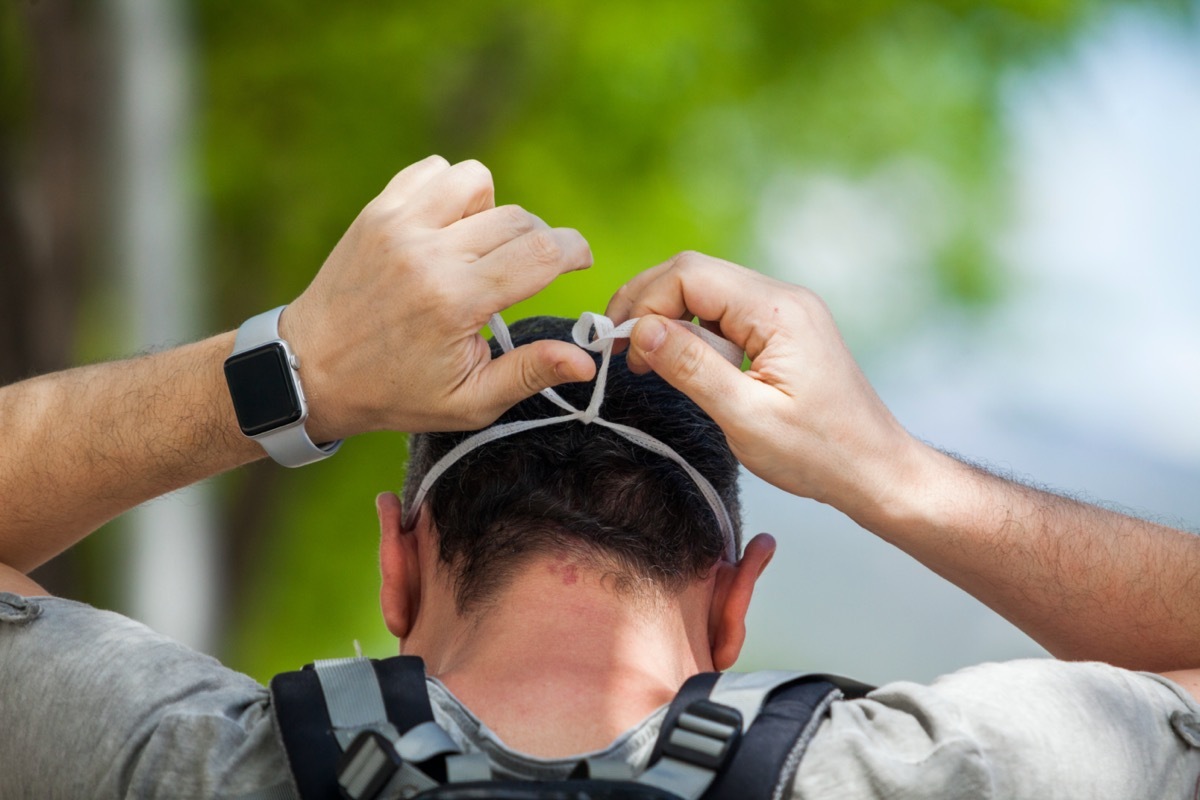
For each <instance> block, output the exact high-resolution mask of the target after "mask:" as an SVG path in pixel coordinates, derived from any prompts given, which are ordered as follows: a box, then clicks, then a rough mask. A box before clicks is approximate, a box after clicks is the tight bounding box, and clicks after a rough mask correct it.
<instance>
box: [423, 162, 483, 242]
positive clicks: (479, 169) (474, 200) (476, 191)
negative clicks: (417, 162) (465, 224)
mask: <svg viewBox="0 0 1200 800" xmlns="http://www.w3.org/2000/svg"><path fill="white" fill-rule="evenodd" d="M495 205H496V195H495V188H494V186H493V184H492V173H491V171H490V170H489V169H488V168H487V167H485V166H484V165H483V164H480V163H479V162H478V161H475V160H474V159H471V160H469V161H460V162H459V163H457V164H455V165H454V166H452V167H448V168H447V169H444V170H442V171H441V172H439V173H438V174H437V175H434V176H433V177H432V178H430V179H429V180H428V181H427V182H426V183H425V185H424V186H422V187H421V188H420V190H419V191H417V192H416V193H415V194H414V195H413V197H412V199H411V200H410V201H409V204H408V207H407V208H406V209H405V211H406V213H407V214H409V215H411V218H412V219H413V220H415V221H417V222H418V223H421V224H424V225H427V226H429V227H431V228H444V227H446V226H447V225H450V224H451V223H454V222H458V221H459V220H460V219H462V218H463V217H469V216H471V215H472V214H478V213H479V212H480V211H484V210H485V209H489V208H492V207H493V206H495Z"/></svg>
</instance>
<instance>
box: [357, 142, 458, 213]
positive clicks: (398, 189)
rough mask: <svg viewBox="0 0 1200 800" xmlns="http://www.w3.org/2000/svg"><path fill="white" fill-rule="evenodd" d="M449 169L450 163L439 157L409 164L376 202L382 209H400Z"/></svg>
mask: <svg viewBox="0 0 1200 800" xmlns="http://www.w3.org/2000/svg"><path fill="white" fill-rule="evenodd" d="M449 168H450V162H449V161H447V160H446V159H444V158H442V157H441V156H437V155H434V156H429V157H427V158H424V159H421V160H420V161H418V162H417V163H415V164H409V165H408V166H407V167H405V168H404V169H402V170H400V171H399V172H397V173H396V174H395V175H394V176H393V177H392V179H391V180H390V181H388V184H387V186H385V187H383V191H382V192H380V193H379V196H378V197H376V198H375V202H376V203H377V204H378V205H379V206H380V207H381V208H387V209H393V208H399V207H400V206H402V205H404V204H405V203H407V202H408V201H409V199H410V198H412V196H413V194H414V193H416V192H417V191H418V190H419V189H420V188H421V187H422V186H424V185H425V184H426V183H428V182H429V180H430V178H432V177H433V176H434V175H437V174H438V173H439V172H441V171H442V170H445V169H449Z"/></svg>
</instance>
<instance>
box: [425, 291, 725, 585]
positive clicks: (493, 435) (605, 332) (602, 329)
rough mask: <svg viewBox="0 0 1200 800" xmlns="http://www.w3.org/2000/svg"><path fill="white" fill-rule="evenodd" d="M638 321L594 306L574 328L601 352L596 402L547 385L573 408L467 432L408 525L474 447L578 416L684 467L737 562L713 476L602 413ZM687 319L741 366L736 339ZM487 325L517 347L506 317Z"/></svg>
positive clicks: (433, 471)
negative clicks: (617, 362)
mask: <svg viewBox="0 0 1200 800" xmlns="http://www.w3.org/2000/svg"><path fill="white" fill-rule="evenodd" d="M637 321H638V320H637V318H634V319H631V320H628V321H626V322H624V323H622V324H621V325H615V326H614V325H613V323H612V320H610V319H609V318H608V317H606V316H604V315H602V314H593V313H592V312H590V311H589V312H585V313H584V314H583V315H582V316H580V317H579V321H578V322H576V323H575V326H574V328H572V329H571V338H572V339H574V341H575V344H577V345H579V346H580V347H582V348H583V349H585V350H590V351H592V352H594V353H595V352H598V353H600V354H601V358H600V368H599V370H597V372H596V385H595V388H593V390H592V397H591V401H590V402H589V403H588V406H587V408H586V409H583V410H580V409H578V408H575V406H573V405H571V404H570V403H568V402H567V401H566V400H564V399H563V398H562V395H560V394H558V392H556V391H554V390H553V389H543V390H542V392H541V394H542V396H544V397H545V398H546V399H547V400H549V401H550V402H552V403H554V404H555V405H556V406H558V407H559V408H561V409H563V410H564V411H566V412H568V413H566V414H563V415H562V416H558V417H547V418H544V419H533V420H518V421H516V422H506V423H504V424H503V425H495V426H493V427H490V428H485V429H484V430H482V431H479V432H478V433H476V434H474V435H473V436H468V437H467V438H466V439H464V440H462V441H461V442H459V443H458V444H457V445H456V446H455V447H454V448H453V449H451V450H450V452H448V453H446V455H444V456H442V457H441V458H440V459H438V461H437V463H435V464H434V465H433V466H432V467H431V468H430V469H429V471H428V472H427V473H425V477H424V478H423V479H422V480H421V484H420V486H418V487H417V492H416V494H415V495H414V496H413V500H412V503H411V504H409V506H408V507H407V508H405V509H404V521H403V522H404V527H405V528H406V529H407V528H411V527H412V525H413V523H414V522H415V521H416V516H417V511H418V510H419V509H420V508H421V504H422V503H423V502H425V495H426V494H428V493H429V490H430V488H432V486H433V484H434V483H435V482H437V479H438V478H440V477H441V476H442V474H443V473H445V472H446V470H448V469H450V467H452V466H453V465H454V464H455V462H457V461H458V460H459V459H460V458H462V457H463V456H465V455H466V454H467V453H469V452H471V451H472V450H474V449H475V448H477V447H482V446H483V445H485V444H487V443H488V442H494V441H496V440H497V439H502V438H504V437H506V436H512V435H513V434H515V433H521V432H522V431H528V430H533V429H534V428H544V427H546V426H547V425H555V424H558V423H561V422H572V421H575V420H578V421H579V422H582V423H583V424H584V425H589V424H591V423H593V422H594V423H596V424H597V425H602V426H603V427H605V428H608V429H609V430H611V431H613V432H615V433H616V434H618V435H620V436H622V437H624V438H625V439H627V440H629V441H630V442H633V443H634V444H636V445H638V446H639V447H643V448H645V449H647V450H649V451H651V452H652V453H657V454H658V455H660V456H664V457H666V458H669V459H671V460H672V461H674V462H675V463H676V464H678V465H679V466H680V467H682V468H683V471H684V472H685V473H687V476H688V477H689V478H691V479H692V481H693V482H694V483H695V484H696V487H697V488H698V489H699V490H700V494H701V495H702V496H703V497H704V500H705V502H707V503H708V506H709V508H710V509H712V512H713V516H714V517H716V520H717V524H718V525H719V526H720V528H721V534H722V535H723V536H724V537H725V544H726V553H727V556H728V558H729V560H730V561H736V560H737V555H738V554H737V545H736V544H735V542H734V535H733V521H732V520H731V519H730V517H729V511H728V510H727V509H726V508H725V503H723V502H722V501H721V496H720V495H719V494H718V493H717V490H716V489H715V488H713V485H712V484H711V483H709V482H708V479H707V478H705V477H704V476H703V475H701V474H700V473H699V472H698V471H697V470H696V468H695V467H693V466H692V465H691V464H689V463H688V462H687V461H686V460H685V459H684V458H683V456H681V455H679V453H677V452H675V450H674V449H672V448H671V447H669V446H668V445H666V444H664V443H663V442H661V441H659V440H658V439H655V438H654V437H653V436H651V435H649V434H647V433H644V432H643V431H640V430H638V429H637V428H631V427H630V426H628V425H621V424H619V423H616V422H609V421H608V420H606V419H603V418H601V417H600V406H601V404H602V403H603V402H604V390H605V386H606V385H607V383H608V366H609V363H610V362H611V360H612V350H613V344H614V342H615V341H616V340H617V339H628V338H629V335H630V333H631V332H632V331H633V326H634V325H636V324H637ZM682 324H684V325H686V326H688V328H689V330H691V331H692V332H693V333H695V334H696V335H698V336H700V337H701V338H702V339H703V340H704V341H705V342H707V343H708V344H710V345H711V346H712V347H713V348H714V349H716V350H717V352H719V353H720V354H721V356H722V357H724V358H725V359H726V360H728V361H729V362H730V363H732V364H735V365H737V366H741V364H742V351H741V350H740V349H738V347H737V346H736V345H734V344H733V343H732V342H730V341H728V340H726V339H722V338H721V337H720V336H717V335H716V334H714V333H712V332H711V331H709V330H706V329H705V328H702V327H700V326H699V325H696V324H694V323H691V322H685V323H682ZM488 327H490V328H491V329H492V336H494V337H495V339H496V341H497V342H499V343H500V348H501V349H502V350H503V351H504V352H505V353H508V352H511V351H512V350H513V341H512V336H511V335H510V334H509V332H508V326H507V325H505V324H504V320H503V319H502V318H501V317H500V315H499V314H493V315H492V318H491V319H490V320H489V321H488ZM593 329H595V332H596V335H595V337H594V338H593V337H592V335H591V333H592V330H593Z"/></svg>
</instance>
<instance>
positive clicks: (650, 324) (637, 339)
mask: <svg viewBox="0 0 1200 800" xmlns="http://www.w3.org/2000/svg"><path fill="white" fill-rule="evenodd" d="M666 339H667V326H666V325H664V324H663V321H662V320H660V319H655V318H653V317H650V318H648V319H644V320H642V321H641V322H639V323H638V324H637V326H636V327H634V329H633V343H634V344H635V345H637V346H638V348H639V349H641V350H642V351H643V352H646V353H651V352H653V351H655V350H657V349H658V348H659V346H660V345H661V344H662V343H663V342H665V341H666Z"/></svg>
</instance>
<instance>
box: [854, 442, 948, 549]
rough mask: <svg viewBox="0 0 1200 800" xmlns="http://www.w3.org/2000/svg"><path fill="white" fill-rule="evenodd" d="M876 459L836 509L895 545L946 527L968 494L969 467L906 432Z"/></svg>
mask: <svg viewBox="0 0 1200 800" xmlns="http://www.w3.org/2000/svg"><path fill="white" fill-rule="evenodd" d="M877 458H878V461H879V463H878V466H876V467H875V468H874V469H872V470H870V471H869V473H868V475H867V476H866V477H864V478H862V479H860V480H859V481H857V482H856V483H855V485H854V490H853V492H851V493H849V497H848V499H847V500H846V501H844V502H842V503H835V504H833V505H835V506H836V507H837V508H839V509H840V510H841V511H843V512H844V513H845V514H846V515H847V516H849V517H850V518H851V519H853V520H854V521H855V522H856V523H858V524H859V525H860V526H862V527H863V528H865V529H867V530H869V531H871V532H872V533H874V534H875V535H877V536H879V537H880V538H882V539H884V540H885V541H888V542H890V543H892V544H898V543H899V541H900V540H902V539H904V538H905V537H906V536H909V535H911V534H914V533H916V534H917V535H921V534H924V533H928V532H930V531H932V530H935V529H944V528H945V527H946V526H947V524H948V522H947V521H948V520H949V518H950V517H951V516H953V515H954V514H955V513H956V511H955V507H956V505H957V504H959V503H961V501H962V499H963V498H964V497H965V496H966V495H967V494H968V490H966V489H965V483H966V482H967V481H971V480H972V471H971V469H970V468H969V467H967V466H966V465H964V464H962V463H960V462H958V461H955V460H954V459H953V458H951V457H949V456H947V455H946V454H944V453H942V452H940V451H939V450H936V449H934V448H933V447H930V446H929V445H927V444H925V443H924V442H922V441H920V440H918V439H916V438H914V437H912V436H911V435H909V434H908V433H907V432H903V435H902V436H901V437H898V440H897V442H896V443H895V444H894V445H893V446H892V447H891V448H888V449H886V450H881V451H880V452H879V453H878V454H877Z"/></svg>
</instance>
